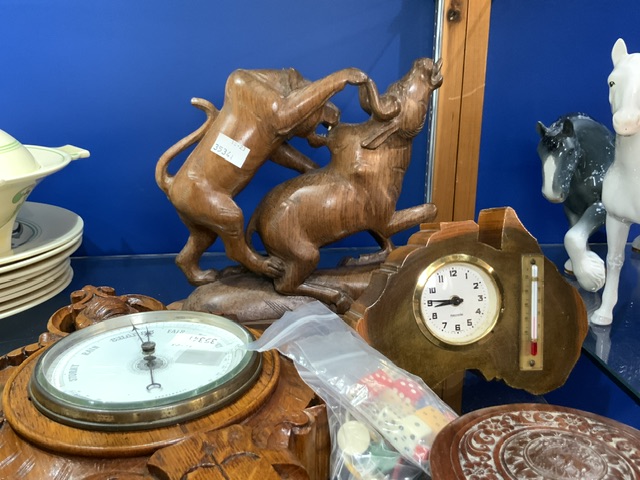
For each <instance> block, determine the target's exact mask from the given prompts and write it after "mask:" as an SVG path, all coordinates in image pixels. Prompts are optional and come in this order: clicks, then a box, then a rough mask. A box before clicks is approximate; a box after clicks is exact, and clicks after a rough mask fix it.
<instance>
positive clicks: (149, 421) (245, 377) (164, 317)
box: [28, 310, 262, 431]
mask: <svg viewBox="0 0 640 480" xmlns="http://www.w3.org/2000/svg"><path fill="white" fill-rule="evenodd" d="M132 318H134V319H144V320H147V319H148V321H149V322H153V321H154V320H155V322H156V323H158V322H159V323H161V322H163V321H175V320H181V321H184V322H192V323H202V322H205V323H206V322H211V323H210V324H211V325H212V326H217V327H220V326H221V325H222V326H225V327H228V328H229V331H232V330H235V331H237V332H238V334H240V333H241V334H243V335H246V338H247V340H248V341H252V340H254V339H255V335H253V333H251V332H250V331H249V330H247V329H246V328H244V327H243V326H242V325H239V324H237V323H235V322H232V321H231V320H228V319H226V318H223V317H219V316H217V315H212V314H208V313H203V312H182V311H174V310H162V311H152V312H141V313H135V314H130V315H123V316H120V317H115V318H112V319H109V320H106V321H104V322H101V323H99V324H96V325H93V326H91V327H88V328H85V329H83V330H79V331H77V332H74V333H73V334H71V335H69V336H68V337H64V338H62V339H61V340H58V342H56V343H55V344H53V345H51V346H50V347H48V349H47V350H45V351H44V352H43V354H42V355H41V356H40V358H38V361H37V363H36V365H35V368H34V371H33V374H32V376H31V379H30V381H29V384H28V392H29V397H30V398H31V401H32V403H33V405H34V406H35V407H36V408H37V409H38V410H39V411H40V412H41V413H42V414H44V415H46V416H47V417H49V418H51V419H52V420H54V421H56V422H59V423H62V424H65V425H69V426H72V427H76V428H82V429H89V430H97V431H123V430H124V431H132V430H149V429H152V428H158V427H162V426H167V425H173V424H175V423H179V422H184V421H187V420H190V419H193V418H197V417H200V416H202V415H205V414H208V413H211V412H212V411H215V410H217V409H219V408H221V407H224V406H225V405H227V404H229V403H230V402H232V401H233V400H235V399H236V398H238V397H239V396H240V395H241V394H243V393H244V392H245V391H246V390H247V389H248V388H250V387H251V386H252V385H253V384H254V383H255V381H256V380H257V378H258V377H259V376H260V373H261V368H262V356H261V354H259V353H258V352H249V353H248V354H247V356H246V358H245V360H244V361H243V362H241V364H239V365H238V366H237V367H235V368H234V370H233V371H232V372H233V378H231V379H229V380H227V381H224V382H223V383H222V384H220V385H217V386H215V387H214V388H207V389H202V391H199V392H197V393H195V394H194V395H193V396H191V397H189V398H185V399H181V400H179V401H175V402H173V403H167V404H164V405H158V406H145V407H144V408H126V409H121V410H117V409H109V410H107V409H100V408H91V407H89V406H83V405H82V403H83V402H76V401H75V400H74V399H73V398H72V397H70V396H68V395H67V394H65V393H62V392H56V390H57V389H56V388H55V387H53V386H52V385H50V384H49V383H48V382H47V381H46V380H45V379H44V374H39V371H40V369H41V368H42V365H43V364H44V362H45V361H46V359H47V356H48V355H51V354H53V355H55V354H56V353H59V352H60V353H62V352H63V351H64V348H63V347H65V346H66V345H67V344H69V345H75V344H77V343H79V342H82V341H85V340H88V339H92V338H95V337H96V336H99V335H100V334H102V333H104V332H108V331H110V330H113V329H117V328H120V327H122V326H123V325H128V323H129V322H131V319H132Z"/></svg>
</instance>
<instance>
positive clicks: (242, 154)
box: [211, 133, 251, 168]
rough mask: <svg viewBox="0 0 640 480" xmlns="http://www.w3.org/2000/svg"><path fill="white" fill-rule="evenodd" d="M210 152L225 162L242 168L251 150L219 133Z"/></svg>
mask: <svg viewBox="0 0 640 480" xmlns="http://www.w3.org/2000/svg"><path fill="white" fill-rule="evenodd" d="M211 151H212V152H213V153H215V154H216V155H219V156H221V157H222V158H224V159H225V160H226V161H227V162H229V163H233V164H234V165H235V166H236V167H238V168H242V165H244V161H245V160H246V159H247V155H249V152H250V151H251V149H249V148H247V147H245V146H244V145H242V144H241V143H239V142H236V141H235V140H234V139H232V138H229V137H227V136H226V135H225V134H224V133H219V134H218V138H216V142H215V143H214V144H213V147H211Z"/></svg>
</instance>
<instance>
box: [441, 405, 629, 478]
mask: <svg viewBox="0 0 640 480" xmlns="http://www.w3.org/2000/svg"><path fill="white" fill-rule="evenodd" d="M431 470H432V474H433V478H438V479H443V480H448V479H456V480H457V479H485V478H493V479H496V480H497V479H512V478H518V479H532V480H534V479H535V480H565V479H566V480H569V479H577V478H580V479H583V480H613V479H616V480H622V479H628V480H634V479H637V478H640V432H639V431H637V430H635V429H633V428H631V427H629V426H627V425H623V424H621V423H618V422H615V421H613V420H610V419H608V418H605V417H600V416H598V415H594V414H591V413H588V412H582V411H579V410H574V409H570V408H564V407H557V406H552V405H544V404H515V405H503V406H499V407H491V408H486V409H482V410H478V411H476V412H472V413H469V414H467V415H464V416H462V417H460V418H458V419H457V420H455V421H454V422H452V423H451V424H449V425H448V426H447V427H445V428H444V429H443V430H442V431H441V432H440V434H439V435H438V437H437V438H436V440H435V442H434V445H433V450H432V454H431Z"/></svg>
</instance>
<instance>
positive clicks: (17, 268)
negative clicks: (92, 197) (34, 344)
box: [0, 202, 84, 318]
mask: <svg viewBox="0 0 640 480" xmlns="http://www.w3.org/2000/svg"><path fill="white" fill-rule="evenodd" d="M83 227H84V223H83V221H82V219H81V218H80V217H79V216H78V215H76V214H75V213H73V212H70V211H69V210H65V209H64V208H60V207H55V206H53V205H47V204H44V203H34V202H25V204H24V205H23V206H22V208H21V209H20V212H19V213H18V218H17V220H16V223H15V227H14V232H13V237H12V240H11V247H12V249H11V251H10V252H7V253H6V254H4V255H0V318H4V317H8V316H10V315H13V314H16V313H18V312H21V311H23V310H26V309H28V308H31V307H33V306H35V305H38V304H40V303H42V302H44V301H46V300H48V299H50V298H51V297H53V296H55V295H56V294H58V293H60V292H61V291H62V290H64V289H65V288H66V287H67V286H68V285H69V283H71V279H72V278H73V270H72V269H71V260H70V258H69V257H70V256H71V254H72V253H73V252H75V251H76V250H77V249H78V247H79V246H80V244H81V243H82V231H83Z"/></svg>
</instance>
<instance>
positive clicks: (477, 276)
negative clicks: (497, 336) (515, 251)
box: [413, 254, 502, 346]
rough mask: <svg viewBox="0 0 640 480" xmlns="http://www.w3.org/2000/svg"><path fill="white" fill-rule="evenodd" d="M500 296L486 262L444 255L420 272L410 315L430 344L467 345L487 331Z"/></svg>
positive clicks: (496, 315)
mask: <svg viewBox="0 0 640 480" xmlns="http://www.w3.org/2000/svg"><path fill="white" fill-rule="evenodd" d="M501 298H502V296H501V294H500V289H499V287H498V284H497V282H496V280H495V278H494V276H493V270H492V268H491V267H490V266H489V265H488V264H487V263H486V262H484V261H482V260H480V259H478V258H475V257H472V256H469V255H464V254H454V255H448V256H446V257H443V258H441V259H439V260H437V261H435V262H433V263H432V264H431V265H429V266H428V267H427V268H426V269H425V270H424V271H423V272H422V274H421V275H420V277H419V279H418V283H417V285H416V289H415V294H414V301H413V306H414V314H415V317H416V322H417V323H418V327H419V328H420V330H421V331H422V333H423V334H425V336H426V337H427V338H429V339H430V340H432V341H434V343H436V344H445V345H453V346H460V345H469V344H471V343H474V342H477V341H478V340H480V339H481V338H483V337H484V336H485V335H487V334H488V333H489V332H491V330H492V329H493V327H494V326H495V324H496V322H497V320H498V316H499V314H500V310H501V304H502V300H501Z"/></svg>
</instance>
